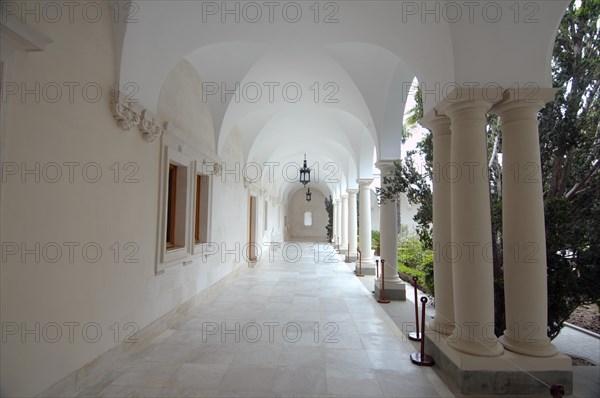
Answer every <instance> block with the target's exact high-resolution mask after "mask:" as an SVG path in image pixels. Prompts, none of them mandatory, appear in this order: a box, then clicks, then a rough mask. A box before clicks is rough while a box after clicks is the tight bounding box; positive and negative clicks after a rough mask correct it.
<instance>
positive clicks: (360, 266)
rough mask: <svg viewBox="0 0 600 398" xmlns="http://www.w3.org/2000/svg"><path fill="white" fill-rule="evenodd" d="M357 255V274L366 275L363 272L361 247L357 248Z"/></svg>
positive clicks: (359, 275)
mask: <svg viewBox="0 0 600 398" xmlns="http://www.w3.org/2000/svg"><path fill="white" fill-rule="evenodd" d="M356 257H357V258H358V273H357V274H356V276H358V277H362V276H365V275H364V274H363V273H362V253H361V251H360V249H356Z"/></svg>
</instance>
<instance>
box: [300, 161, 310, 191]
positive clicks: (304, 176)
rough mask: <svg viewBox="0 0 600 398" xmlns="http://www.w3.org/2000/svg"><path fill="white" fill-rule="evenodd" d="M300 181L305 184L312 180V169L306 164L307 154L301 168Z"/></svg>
mask: <svg viewBox="0 0 600 398" xmlns="http://www.w3.org/2000/svg"><path fill="white" fill-rule="evenodd" d="M300 182H301V183H302V185H304V186H306V184H308V183H309V182H310V169H309V168H308V166H307V165H306V154H304V166H302V168H301V169H300Z"/></svg>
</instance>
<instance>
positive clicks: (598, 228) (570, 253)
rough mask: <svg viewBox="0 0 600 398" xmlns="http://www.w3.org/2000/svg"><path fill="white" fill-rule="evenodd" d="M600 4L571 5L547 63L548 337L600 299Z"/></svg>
mask: <svg viewBox="0 0 600 398" xmlns="http://www.w3.org/2000/svg"><path fill="white" fill-rule="evenodd" d="M599 25H600V0H581V2H580V3H579V2H576V1H572V2H571V4H570V5H569V8H568V9H567V12H566V14H565V16H564V18H563V20H562V22H561V24H560V28H559V30H558V35H557V37H556V42H555V46H554V56H553V59H552V76H553V79H554V87H558V93H557V94H556V97H555V100H554V102H552V103H550V104H548V105H547V106H546V107H545V108H544V109H543V110H542V112H541V115H540V133H541V137H540V141H541V157H542V181H543V187H544V199H545V212H546V247H547V253H546V255H547V259H548V291H549V298H548V299H549V300H548V304H549V308H548V312H549V320H550V326H549V327H550V329H549V335H550V336H551V337H555V336H556V335H557V334H558V332H559V331H560V328H561V327H562V324H563V322H564V321H565V320H567V319H568V318H569V316H570V314H571V313H572V312H573V310H574V309H575V308H577V307H578V306H580V305H582V304H588V303H592V302H596V303H597V302H598V300H599V298H600V290H599V289H598V286H599V284H600V37H599V29H598V27H599Z"/></svg>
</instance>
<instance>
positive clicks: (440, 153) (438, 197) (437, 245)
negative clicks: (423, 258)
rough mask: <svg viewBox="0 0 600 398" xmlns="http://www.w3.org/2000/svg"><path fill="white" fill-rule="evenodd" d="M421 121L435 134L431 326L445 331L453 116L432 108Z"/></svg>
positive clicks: (448, 329)
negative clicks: (433, 313) (450, 116)
mask: <svg viewBox="0 0 600 398" xmlns="http://www.w3.org/2000/svg"><path fill="white" fill-rule="evenodd" d="M421 124H423V125H424V126H426V127H427V128H429V129H430V130H431V132H432V134H433V176H432V184H433V248H434V250H433V253H434V257H433V280H434V285H435V318H434V319H433V321H432V322H431V324H430V326H429V327H430V328H431V329H433V330H435V331H437V332H438V333H442V334H450V333H452V331H453V329H454V297H453V289H452V262H451V261H450V257H449V256H448V255H447V254H448V253H446V249H449V248H450V247H451V243H452V236H451V229H450V228H451V217H450V213H451V205H450V185H451V184H450V180H449V179H448V178H446V177H447V176H446V175H445V171H447V170H449V168H450V119H449V118H448V117H446V116H438V115H437V114H436V112H435V110H432V111H431V113H430V114H428V115H427V116H426V117H425V118H424V119H423V120H422V121H421Z"/></svg>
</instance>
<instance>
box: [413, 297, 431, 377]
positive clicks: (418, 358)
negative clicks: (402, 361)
mask: <svg viewBox="0 0 600 398" xmlns="http://www.w3.org/2000/svg"><path fill="white" fill-rule="evenodd" d="M421 303H423V305H422V308H423V311H422V312H421V333H422V335H421V336H422V338H421V351H420V352H413V353H412V354H410V361H411V362H412V363H414V364H415V365H419V366H433V364H434V362H433V358H432V357H431V356H429V355H427V354H425V304H426V303H427V297H421Z"/></svg>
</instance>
